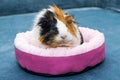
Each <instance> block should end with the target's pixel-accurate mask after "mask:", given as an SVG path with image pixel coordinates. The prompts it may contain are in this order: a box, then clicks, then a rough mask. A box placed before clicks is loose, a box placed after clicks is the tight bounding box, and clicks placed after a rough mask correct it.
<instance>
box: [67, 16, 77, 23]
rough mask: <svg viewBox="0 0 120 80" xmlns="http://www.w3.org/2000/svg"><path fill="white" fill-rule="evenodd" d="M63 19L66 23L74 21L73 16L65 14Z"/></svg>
mask: <svg viewBox="0 0 120 80" xmlns="http://www.w3.org/2000/svg"><path fill="white" fill-rule="evenodd" d="M65 20H66V22H67V23H68V24H71V23H74V21H75V20H74V18H73V17H72V16H66V17H65Z"/></svg>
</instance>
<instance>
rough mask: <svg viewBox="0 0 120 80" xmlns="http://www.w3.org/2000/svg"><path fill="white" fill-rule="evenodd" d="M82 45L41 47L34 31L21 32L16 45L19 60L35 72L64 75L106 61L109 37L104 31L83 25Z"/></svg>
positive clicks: (15, 42) (26, 67) (25, 67)
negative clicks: (106, 47)
mask: <svg viewBox="0 0 120 80" xmlns="http://www.w3.org/2000/svg"><path fill="white" fill-rule="evenodd" d="M79 29H80V31H81V33H82V35H83V39H84V43H83V44H82V45H79V46H76V47H73V48H70V47H57V48H47V49H45V48H39V47H38V45H37V44H36V43H35V42H34V40H32V31H27V32H23V33H18V34H17V36H16V38H15V41H14V45H15V55H16V58H17V60H18V63H19V64H20V66H21V67H23V68H24V69H27V70H29V71H32V72H35V73H42V74H50V75H60V74H65V73H69V72H80V71H83V70H84V69H85V68H87V67H93V66H95V65H97V64H99V63H100V62H102V61H103V60H104V57H105V40H104V35H103V33H101V32H99V31H97V30H93V29H89V28H84V27H81V28H79Z"/></svg>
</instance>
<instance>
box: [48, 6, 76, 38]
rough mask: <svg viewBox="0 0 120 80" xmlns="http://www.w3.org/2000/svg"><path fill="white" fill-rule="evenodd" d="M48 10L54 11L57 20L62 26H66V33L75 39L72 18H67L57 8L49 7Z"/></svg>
mask: <svg viewBox="0 0 120 80" xmlns="http://www.w3.org/2000/svg"><path fill="white" fill-rule="evenodd" d="M50 8H51V9H52V10H54V12H55V14H56V15H55V17H56V18H58V19H59V20H60V21H62V22H63V23H64V24H66V26H67V27H68V31H69V32H70V33H71V34H72V35H74V36H75V37H77V34H76V28H75V25H74V19H73V17H72V16H68V15H66V14H65V13H64V12H63V11H62V10H61V9H60V8H58V7H57V6H50Z"/></svg>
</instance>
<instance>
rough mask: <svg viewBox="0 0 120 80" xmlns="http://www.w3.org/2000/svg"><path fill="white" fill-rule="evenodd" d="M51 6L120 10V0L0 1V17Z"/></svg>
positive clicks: (36, 10)
mask: <svg viewBox="0 0 120 80" xmlns="http://www.w3.org/2000/svg"><path fill="white" fill-rule="evenodd" d="M53 4H56V5H57V6H59V7H61V8H67V9H68V8H80V7H102V8H110V9H111V8H112V9H119V8H120V0H0V16H2V15H11V14H21V13H30V12H38V11H39V10H41V9H42V8H46V7H48V5H53Z"/></svg>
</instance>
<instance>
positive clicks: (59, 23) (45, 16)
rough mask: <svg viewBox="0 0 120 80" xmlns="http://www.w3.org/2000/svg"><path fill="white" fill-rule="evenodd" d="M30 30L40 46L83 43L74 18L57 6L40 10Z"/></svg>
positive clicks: (72, 45) (64, 45) (66, 45)
mask: <svg viewBox="0 0 120 80" xmlns="http://www.w3.org/2000/svg"><path fill="white" fill-rule="evenodd" d="M32 31H33V34H34V38H35V39H36V41H37V42H38V44H39V46H40V47H46V48H48V47H53V48H54V47H74V46H77V45H80V44H82V43H83V38H82V34H81V33H80V31H79V29H78V27H77V24H75V20H74V18H73V17H72V16H70V15H68V14H66V13H65V12H64V11H63V10H61V9H60V8H58V7H57V6H50V7H49V8H47V9H43V10H42V11H40V12H39V13H38V15H37V16H36V18H35V21H34V26H33V29H32Z"/></svg>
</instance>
